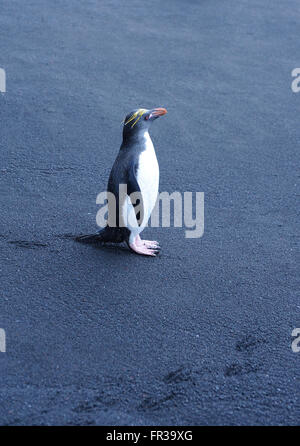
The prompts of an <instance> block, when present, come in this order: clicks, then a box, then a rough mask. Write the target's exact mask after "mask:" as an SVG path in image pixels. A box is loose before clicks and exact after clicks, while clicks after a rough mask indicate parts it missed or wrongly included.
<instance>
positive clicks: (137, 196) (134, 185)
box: [127, 164, 144, 226]
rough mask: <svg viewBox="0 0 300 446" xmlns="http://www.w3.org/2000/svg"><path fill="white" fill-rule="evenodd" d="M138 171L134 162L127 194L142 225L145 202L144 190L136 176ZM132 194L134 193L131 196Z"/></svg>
mask: <svg viewBox="0 0 300 446" xmlns="http://www.w3.org/2000/svg"><path fill="white" fill-rule="evenodd" d="M136 171H137V167H136V165H134V164H133V165H132V166H131V167H130V168H129V171H128V182H127V194H128V196H129V198H130V199H131V203H132V205H133V207H134V210H135V216H136V220H137V222H138V225H139V226H140V225H141V223H142V221H143V219H144V203H143V196H142V192H141V189H140V186H139V183H138V181H137V178H136ZM131 194H134V195H133V196H132V197H131Z"/></svg>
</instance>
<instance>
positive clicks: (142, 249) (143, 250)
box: [129, 243, 157, 257]
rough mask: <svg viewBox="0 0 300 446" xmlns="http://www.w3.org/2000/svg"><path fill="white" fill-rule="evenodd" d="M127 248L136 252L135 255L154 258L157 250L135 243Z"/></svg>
mask: <svg viewBox="0 0 300 446" xmlns="http://www.w3.org/2000/svg"><path fill="white" fill-rule="evenodd" d="M129 246H130V248H131V249H132V251H134V252H136V253H137V254H141V255H144V256H152V257H156V254H157V250H156V249H150V248H147V246H145V245H144V244H142V245H137V244H136V243H130V244H129Z"/></svg>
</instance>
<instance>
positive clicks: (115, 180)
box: [75, 108, 167, 257]
mask: <svg viewBox="0 0 300 446" xmlns="http://www.w3.org/2000/svg"><path fill="white" fill-rule="evenodd" d="M166 113H167V110H166V109H165V108H154V109H152V110H148V109H144V108H139V109H137V110H133V111H132V112H130V113H129V114H128V115H127V116H126V118H125V120H124V125H123V141H122V144H121V147H120V150H119V153H118V155H117V158H116V160H115V162H114V164H113V167H112V169H111V172H110V176H109V180H108V185H107V192H110V193H112V194H113V195H114V197H115V206H114V207H113V208H112V207H110V204H109V200H108V222H107V225H106V226H105V227H104V228H103V229H101V230H100V231H99V232H97V233H96V234H89V235H81V236H78V237H76V238H75V240H76V241H79V242H85V243H93V242H103V243H105V242H113V243H121V242H126V243H127V245H128V247H129V248H130V250H131V251H133V252H135V253H136V254H141V255H145V256H154V257H155V256H156V255H157V254H158V252H159V250H160V246H159V243H158V242H156V241H153V240H142V239H141V237H140V234H141V232H142V231H143V230H144V228H145V226H146V225H147V222H148V220H149V218H150V215H151V213H152V211H153V208H154V206H155V203H156V200H157V195H158V187H159V166H158V161H157V158H156V153H155V149H154V146H153V143H152V140H151V138H150V135H149V129H150V127H151V125H152V123H153V121H155V120H156V119H157V118H159V117H160V116H163V115H165V114H166ZM120 185H122V187H125V193H124V194H123V193H122V194H121V193H120ZM111 217H114V218H111ZM111 221H113V222H114V224H111V223H110V222H111Z"/></svg>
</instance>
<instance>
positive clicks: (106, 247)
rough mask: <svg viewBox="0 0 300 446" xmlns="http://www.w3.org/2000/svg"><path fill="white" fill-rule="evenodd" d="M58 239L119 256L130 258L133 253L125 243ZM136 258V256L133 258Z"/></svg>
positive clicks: (64, 236) (65, 236) (66, 237)
mask: <svg viewBox="0 0 300 446" xmlns="http://www.w3.org/2000/svg"><path fill="white" fill-rule="evenodd" d="M59 238H63V239H68V240H72V241H74V242H76V243H77V244H78V243H79V244H80V245H86V246H90V247H91V248H93V249H97V250H101V251H104V252H107V253H112V252H114V253H115V254H121V255H126V256H127V255H130V256H132V255H133V254H134V253H133V252H132V251H131V250H130V249H129V248H128V246H127V245H126V243H125V242H122V243H110V242H106V243H103V242H97V241H96V240H94V241H89V242H78V241H76V240H75V239H76V236H74V235H73V234H62V235H59ZM160 254H161V253H158V254H157V257H158V256H159V255H160ZM134 257H136V256H134ZM138 257H146V256H138Z"/></svg>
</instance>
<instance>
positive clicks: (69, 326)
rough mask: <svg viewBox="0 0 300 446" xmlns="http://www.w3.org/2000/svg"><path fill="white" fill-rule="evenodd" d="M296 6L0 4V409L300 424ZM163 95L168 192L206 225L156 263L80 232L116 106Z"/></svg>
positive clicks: (91, 0)
mask: <svg viewBox="0 0 300 446" xmlns="http://www.w3.org/2000/svg"><path fill="white" fill-rule="evenodd" d="M299 21H300V11H299V5H298V1H296V0H291V1H289V2H282V1H281V0H272V1H271V0H253V1H251V2H250V1H246V0H240V1H239V2H237V1H234V0H228V1H226V2H223V1H221V0H210V1H205V0H202V1H200V0H199V1H192V0H190V1H189V2H185V3H184V4H183V2H182V1H179V0H165V1H164V2H161V1H159V0H152V1H151V2H140V1H138V0H132V1H130V2H125V1H121V0H112V1H109V0H104V1H101V2H99V1H96V0H88V1H85V2H82V1H79V0H77V1H73V2H65V1H62V0H55V1H51V2H49V1H46V0H40V1H33V0H30V1H27V2H24V1H21V0H16V1H11V2H6V4H5V6H3V7H2V9H1V16H0V37H1V53H0V67H2V68H5V70H6V74H7V92H6V94H2V95H0V122H1V133H0V134H1V136H0V143H1V150H0V175H1V177H0V178H1V181H0V184H1V195H0V199H1V217H0V248H1V251H0V252H1V300H0V327H1V328H4V329H5V330H6V336H7V352H6V353H0V376H1V386H0V422H1V424H13V425H14V424H22V425H23V424H25V425H28V424H51V425H52V424H114V425H127V424H129V425H134V424H149V425H152V424H169V425H173V424H174V425H176V424H178V425H180V424H184V425H187V424H189V425H196V424H213V425H219V424H242V425H244V424H263V425H272V424H289V425H294V424H298V423H299V410H300V407H299V402H298V401H297V397H298V395H299V377H300V368H299V359H300V356H299V355H300V353H299V354H296V353H293V352H292V350H291V342H292V337H291V332H292V329H293V328H294V327H299V306H300V304H299V294H298V293H297V287H296V280H297V275H298V274H297V269H296V267H297V263H296V229H297V220H296V208H297V202H296V185H297V184H296V180H297V177H296V164H297V154H298V151H299V147H298V146H299V114H300V94H299V95H297V94H294V93H293V92H292V90H291V82H292V77H291V71H292V69H294V68H295V67H297V66H299V64H300V61H299V39H298V38H297V36H298V34H299ZM157 106H162V107H166V108H167V109H168V115H166V116H165V117H163V118H161V119H159V120H158V121H156V122H155V124H154V125H153V129H152V133H151V134H152V137H153V141H154V144H155V147H156V151H157V156H158V160H159V163H160V170H161V183H160V190H161V191H168V192H173V191H180V192H184V191H192V192H196V191H204V192H205V233H204V236H203V237H202V238H199V239H186V238H185V232H184V228H182V229H178V228H168V229H165V228H159V229H155V228H148V229H147V230H145V232H144V234H143V236H144V237H145V238H147V239H156V240H159V241H160V243H161V245H162V246H163V250H162V253H161V255H160V256H159V257H158V258H146V257H141V256H137V255H134V254H132V253H130V252H129V251H128V250H127V248H125V247H124V248H123V249H120V248H115V247H106V248H101V247H96V246H89V245H80V244H76V243H75V242H73V241H72V239H70V238H69V237H68V234H80V233H83V232H93V231H94V230H96V229H97V226H96V223H95V216H96V212H97V210H98V208H99V206H98V205H96V196H97V194H98V193H99V192H101V191H103V190H104V189H105V185H106V182H107V177H108V174H109V171H110V168H111V165H112V163H113V161H114V158H115V156H116V154H117V151H118V149H119V145H120V142H121V121H122V119H123V118H124V115H125V114H126V113H128V112H129V111H130V110H132V109H134V108H137V107H146V108H152V107H157Z"/></svg>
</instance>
